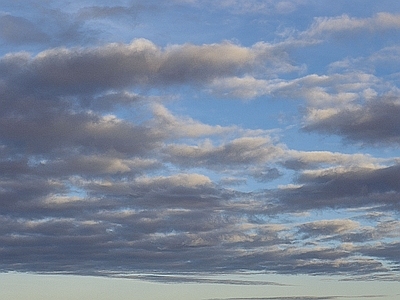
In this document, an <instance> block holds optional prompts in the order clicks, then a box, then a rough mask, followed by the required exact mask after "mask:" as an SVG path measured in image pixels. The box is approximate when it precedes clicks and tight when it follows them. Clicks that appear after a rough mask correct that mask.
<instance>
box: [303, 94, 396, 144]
mask: <svg viewBox="0 0 400 300" xmlns="http://www.w3.org/2000/svg"><path fill="white" fill-rule="evenodd" d="M399 112H400V104H399V101H398V100H397V98H391V97H380V98H375V99H372V100H370V101H368V102H367V103H366V104H365V105H359V106H355V107H345V108H343V109H337V110H330V111H327V110H310V111H309V113H308V115H309V117H308V120H307V121H308V124H306V125H305V126H304V129H305V130H307V131H318V132H321V133H328V134H336V135H339V136H342V137H344V138H345V139H347V140H349V141H354V142H361V143H363V144H373V145H383V144H385V145H398V144H399V142H400V140H399V128H400V124H399V122H398V118H397V115H398V114H399Z"/></svg>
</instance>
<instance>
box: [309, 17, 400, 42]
mask: <svg viewBox="0 0 400 300" xmlns="http://www.w3.org/2000/svg"><path fill="white" fill-rule="evenodd" d="M398 28H400V15H398V14H392V13H388V12H381V13H377V14H375V15H374V16H373V17H370V18H351V17H350V16H348V15H346V14H344V15H341V16H338V17H323V18H316V19H315V21H314V24H312V25H311V27H310V28H309V29H308V30H307V31H306V32H304V33H303V34H305V35H308V36H310V37H322V36H323V35H326V34H340V33H346V32H354V31H360V30H366V31H368V32H373V33H376V32H382V31H385V30H393V29H398Z"/></svg>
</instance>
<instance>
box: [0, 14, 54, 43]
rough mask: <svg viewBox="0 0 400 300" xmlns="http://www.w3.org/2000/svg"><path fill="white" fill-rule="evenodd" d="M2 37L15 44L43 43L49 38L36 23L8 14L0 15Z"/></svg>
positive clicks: (0, 35) (0, 36) (0, 34)
mask: <svg viewBox="0 0 400 300" xmlns="http://www.w3.org/2000/svg"><path fill="white" fill-rule="evenodd" d="M0 38H1V39H3V40H4V41H5V42H7V43H11V44H15V45H19V44H31V43H43V42H47V41H48V40H49V37H48V36H47V34H46V33H44V32H42V31H41V30H40V29H39V28H38V27H37V26H36V25H35V24H34V23H32V22H30V21H29V20H27V19H25V18H22V17H17V16H12V15H8V14H6V15H2V16H0Z"/></svg>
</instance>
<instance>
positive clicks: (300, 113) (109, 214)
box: [0, 1, 400, 299]
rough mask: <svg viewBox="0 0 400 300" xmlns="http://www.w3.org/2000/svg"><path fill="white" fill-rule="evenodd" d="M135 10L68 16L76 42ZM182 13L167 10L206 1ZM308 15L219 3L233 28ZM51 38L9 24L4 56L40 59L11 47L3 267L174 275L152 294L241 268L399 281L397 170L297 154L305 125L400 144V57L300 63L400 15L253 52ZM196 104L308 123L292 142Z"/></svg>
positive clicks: (1, 89) (359, 141) (351, 138)
mask: <svg viewBox="0 0 400 300" xmlns="http://www.w3.org/2000/svg"><path fill="white" fill-rule="evenodd" d="M139 2H140V1H139ZM139 2H138V4H137V5H134V6H123V5H119V6H115V7H112V6H86V7H80V8H79V9H75V10H74V12H67V11H64V12H63V11H62V10H61V9H60V11H59V12H60V14H61V12H63V13H62V14H61V15H62V16H64V17H66V16H69V20H70V22H72V21H71V20H75V21H74V22H76V23H74V22H72V23H74V24H75V25H76V26H75V27H74V26H72V25H71V28H70V30H71V32H81V31H82V30H83V28H85V26H89V25H88V22H89V20H90V19H93V20H94V21H93V22H95V21H96V22H97V21H99V20H107V22H111V23H112V24H114V25H115V26H117V25H116V24H117V23H115V22H116V21H113V20H114V18H116V16H122V15H125V16H126V15H127V16H132V17H133V16H134V17H135V18H138V19H140V15H141V14H146V13H148V12H149V11H153V10H156V8H155V7H157V5H155V6H152V5H151V4H149V5H144V4H143V5H140V4H139ZM177 2H179V4H178V3H177V4H171V6H172V7H174V5H177V7H179V9H194V8H193V7H202V5H205V4H204V3H202V1H177ZM205 2H206V3H208V1H205ZM213 3H214V2H213ZM307 3H308V1H278V2H276V1H241V2H240V5H237V4H238V2H237V1H224V2H223V3H222V4H215V3H214V4H212V6H213V9H215V10H216V11H218V12H220V11H223V12H224V13H225V14H227V15H229V16H230V17H232V18H233V17H235V16H237V15H246V16H247V15H257V16H260V15H262V16H265V15H270V14H272V12H276V13H278V14H279V15H286V14H291V13H293V12H295V11H296V10H298V9H301V8H302V7H303V6H305V5H307ZM166 7H167V6H166ZM168 7H170V6H168ZM158 8H159V7H158ZM169 9H170V8H169ZM70 10H73V9H72V8H71V7H70ZM259 10H261V13H259ZM158 13H159V14H162V13H161V12H158ZM121 22H122V21H121ZM138 22H139V21H138ZM67 23H68V22H66V23H65V24H64V26H66V27H67V25H68V24H69V23H68V24H67ZM2 24H3V25H4V26H1V25H2ZM32 24H37V26H36V27H35V26H33V25H32ZM96 24H97V23H96ZM39 25H40V22H39V23H35V22H34V20H33V19H32V20H30V19H29V17H28V16H25V17H23V16H17V15H13V14H2V15H1V16H0V28H3V29H1V30H0V38H1V39H2V41H3V42H6V43H10V44H13V45H15V47H17V46H18V47H20V46H21V45H29V47H33V48H30V49H31V50H30V51H20V50H18V49H16V50H9V49H8V48H7V47H8V46H7V47H5V46H4V47H5V48H4V47H3V48H2V49H3V54H2V56H1V58H0V107H1V108H0V170H1V172H0V224H1V226H0V232H1V234H0V245H1V246H0V256H1V258H2V259H1V261H0V271H2V272H6V271H21V272H44V273H67V274H82V275H85V274H90V275H101V276H114V277H119V276H123V277H129V276H132V277H135V276H137V275H132V274H137V273H146V274H149V273H151V274H153V273H154V274H156V273H157V274H171V275H174V276H175V277H174V276H171V277H168V278H167V277H166V278H164V277H162V278H158V277H157V278H156V279H155V280H161V281H168V280H173V281H177V282H182V281H190V279H183V278H182V277H179V276H176V275H181V274H189V273H190V274H209V273H236V272H239V271H256V272H269V273H281V274H312V275H321V274H329V275H332V274H335V275H344V276H347V277H348V278H370V277H372V278H374V277H375V278H382V277H385V278H388V279H392V280H396V279H398V277H396V276H398V275H397V272H398V268H399V265H400V260H399V256H398V255H397V254H398V253H397V252H398V247H399V242H398V241H399V237H400V233H398V232H399V231H398V228H399V226H400V224H399V222H398V221H397V219H398V214H399V212H400V206H399V196H400V158H399V157H398V156H396V155H381V156H378V155H375V156H374V155H372V154H369V153H368V151H364V149H365V148H357V151H353V150H351V151H348V152H346V153H344V152H340V150H332V151H330V150H324V149H326V147H322V146H321V147H320V145H319V144H318V142H315V147H317V150H315V149H314V150H312V149H311V148H312V147H305V146H304V144H301V143H300V144H299V145H298V147H296V144H295V143H290V141H289V142H286V141H287V140H285V134H289V133H288V132H289V131H290V130H292V128H295V129H298V131H296V135H297V134H299V135H302V134H305V133H304V132H308V133H312V134H313V133H317V134H320V135H323V136H327V137H328V138H329V137H331V136H339V137H340V138H342V141H345V143H346V144H350V145H351V146H352V147H357V146H358V145H361V146H363V147H370V146H373V147H376V148H378V149H383V151H385V149H390V151H392V149H397V148H398V146H399V142H400V140H399V134H400V123H399V121H398V115H399V113H400V109H399V107H400V104H399V103H400V102H399V91H398V88H397V85H398V73H396V72H397V71H392V70H391V69H390V68H384V71H385V72H384V71H382V65H383V66H384V65H385V63H387V61H388V58H387V56H386V55H385V53H386V54H388V53H390V54H391V56H390V57H396V53H397V52H398V49H397V46H393V45H392V46H390V47H389V46H387V45H383V46H382V48H381V49H379V50H378V51H372V52H373V53H363V55H362V56H359V57H354V58H350V57H349V55H347V52H345V54H346V55H344V56H345V57H341V58H340V59H338V60H335V61H329V62H327V63H326V64H325V70H324V72H323V73H319V74H318V73H314V72H309V71H308V69H309V66H308V65H307V63H308V61H309V57H308V56H311V54H312V52H310V53H311V54H309V53H307V59H304V60H305V62H303V61H302V60H301V57H302V55H304V54H302V53H303V51H311V50H310V49H315V48H317V51H319V50H318V49H320V48H318V47H324V46H326V45H330V44H331V43H335V42H336V41H335V38H337V36H338V35H342V33H343V35H342V36H341V38H343V39H346V38H348V37H349V36H352V35H356V36H357V37H358V38H360V39H361V38H362V36H363V35H365V34H370V35H376V36H379V34H381V33H382V32H388V31H390V30H396V29H398V27H399V26H400V21H399V15H398V14H395V13H388V12H382V13H378V14H375V15H372V16H369V17H357V18H353V17H349V16H348V15H339V16H335V17H320V18H315V19H313V20H311V21H310V23H309V24H307V26H305V27H304V26H303V27H302V29H301V30H300V29H296V30H289V29H288V30H287V31H285V33H284V34H281V35H280V36H279V35H278V34H277V37H276V40H271V41H269V42H267V41H258V42H255V43H249V44H248V45H246V44H245V43H244V44H243V45H242V44H241V43H239V42H237V41H235V42H233V41H219V42H210V43H206V42H205V43H198V44H196V43H192V42H187V43H171V44H169V45H164V46H162V45H158V44H157V43H156V42H154V41H151V40H150V39H145V38H135V39H131V41H129V42H123V41H115V42H103V43H100V42H99V41H98V42H97V43H92V44H90V42H88V43H89V44H90V45H86V44H84V43H80V41H81V40H82V38H83V36H85V34H83V33H82V32H81V34H80V35H78V34H76V35H74V36H75V38H76V40H75V41H74V40H73V41H74V42H73V43H72V44H73V45H71V46H68V43H69V42H68V43H67V41H70V40H69V39H67V38H66V37H65V43H60V44H58V45H56V46H54V47H53V46H49V45H52V43H56V42H55V41H56V40H57V39H59V38H60V36H62V33H63V32H64V31H63V30H61V29H60V28H61V27H60V28H59V30H56V32H53V33H52V34H51V33H50V32H49V31H44V30H41V29H40V26H39ZM93 26H94V25H93ZM96 26H99V25H96ZM143 26H144V25H143ZM66 27H62V28H66ZM139 27H140V26H139ZM96 28H97V27H96ZM97 29H98V30H100V27H99V28H97ZM365 32H367V33H365ZM64 33H65V32H64ZM86 34H87V33H86ZM378 38H379V37H377V39H378ZM332 40H333V41H332ZM382 43H383V44H385V43H384V42H382ZM32 45H34V46H32ZM37 45H42V46H41V47H39V48H40V49H39V50H35V49H36V48H35V47H38V46H37ZM26 47H28V46H26ZM348 51H350V50H348ZM396 51H397V52H396ZM364 62H369V64H368V68H367V67H365V65H366V64H365V63H364ZM387 70H388V71H387ZM184 98H190V99H196V101H199V102H200V101H202V99H205V98H207V99H212V101H215V102H217V101H221V102H218V103H226V101H231V102H232V103H234V102H238V101H242V100H243V99H245V100H246V103H248V104H249V105H252V102H251V101H254V102H257V101H264V102H265V103H267V104H268V105H270V106H271V107H273V105H274V103H276V102H279V104H281V103H284V105H286V106H287V107H289V108H290V110H292V107H296V117H295V118H293V120H294V121H292V123H291V124H289V126H286V127H283V126H282V128H280V129H279V130H278V129H277V128H269V127H266V126H264V125H262V126H259V127H257V128H254V127H251V126H248V127H246V126H245V125H243V124H242V122H241V121H240V120H238V121H237V123H236V124H231V125H221V124H222V123H219V120H214V121H213V122H206V121H201V120H200V118H196V117H193V116H192V115H191V113H190V109H189V108H187V109H181V110H179V109H176V106H174V104H175V105H176V103H186V102H184V101H189V100H187V99H186V100H185V99H184ZM221 98H222V99H221ZM179 101H181V102H179ZM224 101H225V102H224ZM171 103H172V104H171ZM241 103H242V104H243V102H241ZM242 104H241V105H242ZM213 105H215V104H213ZM234 105H235V104H232V107H234ZM297 107H298V108H299V109H297ZM214 108H215V106H211V107H210V108H209V109H210V112H211V110H212V109H214ZM191 109H193V111H192V113H193V115H196V114H195V112H196V109H197V107H194V108H193V107H191ZM288 110H289V109H288ZM275 113H276V112H274V115H275V117H276V114H275ZM206 114H207V113H206ZM242 114H243V115H244V116H246V111H243V112H242ZM219 116H220V118H221V119H222V118H223V117H224V116H223V114H222V113H221V114H220V115H219ZM244 118H246V119H251V118H252V116H246V117H244ZM262 121H263V122H264V121H265V120H262ZM260 123H261V121H260ZM262 124H264V123H262ZM271 129H273V130H271ZM289 140H290V138H289ZM307 146H308V145H307ZM376 148H371V149H376ZM304 149H305V150H304ZM341 149H343V148H341ZM352 149H354V148H352ZM391 153H393V152H391ZM380 276H381V277H380ZM150 277H151V276H150ZM135 278H136V277H135ZM151 280H154V278H151ZM194 282H206V283H215V281H212V280H211V281H207V280H205V279H204V280H203V281H202V280H201V278H200V277H199V278H197V279H194ZM231 283H232V284H248V282H246V281H244V282H231ZM268 299H269V298H268ZM271 299H272V298H271ZM274 299H275V298H274ZM318 299H328V298H318ZM329 299H331V298H329ZM332 299H335V298H332Z"/></svg>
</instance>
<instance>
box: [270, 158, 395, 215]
mask: <svg viewBox="0 0 400 300" xmlns="http://www.w3.org/2000/svg"><path fill="white" fill-rule="evenodd" d="M399 176H400V168H399V165H398V164H395V165H392V166H389V167H383V168H382V167H381V168H359V169H349V170H346V171H339V170H326V171H316V172H309V173H303V174H301V175H300V176H299V177H298V179H297V183H298V184H299V185H298V186H294V187H288V188H284V189H282V190H281V191H279V192H278V194H277V197H280V199H281V200H282V201H283V202H285V203H287V204H290V207H293V208H294V209H301V208H302V209H322V208H328V207H329V208H340V207H367V206H370V205H381V206H382V209H384V210H385V209H395V210H398V209H399V201H398V194H399V188H400V185H399V182H400V181H399Z"/></svg>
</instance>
